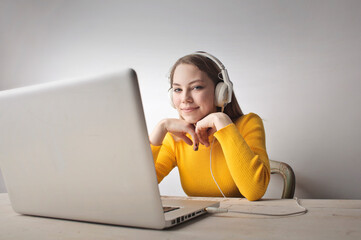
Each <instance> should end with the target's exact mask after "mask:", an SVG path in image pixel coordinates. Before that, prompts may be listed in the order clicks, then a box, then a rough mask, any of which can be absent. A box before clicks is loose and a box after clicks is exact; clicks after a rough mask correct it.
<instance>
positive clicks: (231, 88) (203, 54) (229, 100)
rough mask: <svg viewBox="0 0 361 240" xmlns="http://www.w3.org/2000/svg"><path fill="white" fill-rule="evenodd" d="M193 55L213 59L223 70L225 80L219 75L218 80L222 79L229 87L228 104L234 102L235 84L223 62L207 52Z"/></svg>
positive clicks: (198, 52)
mask: <svg viewBox="0 0 361 240" xmlns="http://www.w3.org/2000/svg"><path fill="white" fill-rule="evenodd" d="M193 54H195V55H200V56H203V57H207V58H209V59H211V60H212V61H213V62H214V63H215V64H217V66H218V67H219V68H220V69H221V73H222V76H223V79H222V78H220V77H219V75H218V78H219V79H221V80H222V81H223V82H224V83H225V84H226V85H227V88H228V94H227V103H230V102H231V101H232V92H233V83H232V82H231V80H230V79H229V76H228V72H227V69H226V68H225V66H224V65H223V63H222V62H221V61H219V59H218V58H216V57H215V56H213V55H211V54H209V53H207V52H203V51H197V52H195V53H193Z"/></svg>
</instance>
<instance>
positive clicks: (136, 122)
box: [0, 69, 219, 229]
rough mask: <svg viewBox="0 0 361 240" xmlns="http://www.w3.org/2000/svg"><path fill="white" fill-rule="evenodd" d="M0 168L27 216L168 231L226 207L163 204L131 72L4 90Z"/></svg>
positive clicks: (199, 203) (0, 116)
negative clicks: (184, 222)
mask: <svg viewBox="0 0 361 240" xmlns="http://www.w3.org/2000/svg"><path fill="white" fill-rule="evenodd" d="M0 168H1V170H2V173H3V175H4V181H5V185H6V188H7V189H8V192H9V197H10V201H11V204H12V206H13V208H14V210H15V211H16V212H18V213H21V214H27V215H36V216H45V217H54V218H63V219H72V220H80V221H88V222H98V223H106V224H116V225H125V226H135V227H144V228H154V229H163V228H166V227H170V226H173V225H176V224H178V223H181V222H183V221H187V220H190V219H192V218H194V217H196V216H199V215H201V214H204V213H205V210H204V208H205V207H208V206H215V207H217V206H219V203H218V202H214V201H176V202H171V201H169V200H166V199H164V201H163V204H162V200H161V197H160V194H159V189H158V183H157V180H156V173H155V168H154V161H153V157H152V152H151V149H150V145H149V140H148V132H147V128H146V123H145V118H144V113H143V107H142V102H141V97H140V92H139V87H138V81H137V76H136V73H135V71H134V70H132V69H127V70H125V71H123V72H120V73H113V74H107V75H103V76H98V77H93V78H86V79H80V80H64V81H57V82H50V83H45V84H40V85H34V86H29V87H23V88H17V89H12V90H6V91H2V92H0ZM163 205H166V210H167V212H164V209H163Z"/></svg>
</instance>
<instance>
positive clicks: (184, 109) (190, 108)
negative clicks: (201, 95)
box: [181, 107, 198, 113]
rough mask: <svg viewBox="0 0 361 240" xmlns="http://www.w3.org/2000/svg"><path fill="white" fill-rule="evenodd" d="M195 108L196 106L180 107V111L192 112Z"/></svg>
mask: <svg viewBox="0 0 361 240" xmlns="http://www.w3.org/2000/svg"><path fill="white" fill-rule="evenodd" d="M197 109H198V107H188V108H181V110H182V112H184V113H190V112H193V111H195V110H197Z"/></svg>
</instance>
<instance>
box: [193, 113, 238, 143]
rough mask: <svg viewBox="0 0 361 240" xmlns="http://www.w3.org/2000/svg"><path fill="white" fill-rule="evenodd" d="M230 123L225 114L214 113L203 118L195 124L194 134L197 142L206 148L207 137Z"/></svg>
mask: <svg viewBox="0 0 361 240" xmlns="http://www.w3.org/2000/svg"><path fill="white" fill-rule="evenodd" d="M231 123H232V120H231V119H230V118H229V117H228V115H227V114H225V113H221V112H216V113H211V114H209V115H207V116H205V117H204V118H203V119H201V120H199V121H198V122H197V123H196V128H195V132H196V134H197V137H198V139H199V142H200V143H201V144H203V145H205V146H206V147H208V146H209V141H208V137H209V135H212V134H213V133H215V132H216V131H218V130H219V129H221V128H224V127H225V126H227V125H229V124H231Z"/></svg>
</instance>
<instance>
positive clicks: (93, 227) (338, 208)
mask: <svg viewBox="0 0 361 240" xmlns="http://www.w3.org/2000/svg"><path fill="white" fill-rule="evenodd" d="M220 200H221V201H222V202H221V207H227V208H229V209H232V210H238V211H254V212H264V213H281V212H291V211H298V210H299V208H298V207H297V205H296V203H295V201H294V200H288V199H287V200H262V201H257V202H249V201H247V200H245V199H220ZM300 203H301V204H302V205H303V206H305V207H306V208H308V213H307V214H305V215H299V216H292V217H265V216H255V215H243V214H236V213H223V214H217V215H209V214H208V215H206V216H202V217H199V218H197V219H194V220H192V221H190V222H188V223H185V224H182V225H179V226H177V227H174V228H171V229H168V230H162V231H158V230H148V229H137V228H128V227H120V226H110V225H103V224H93V223H84V222H76V221H67V220H58V219H48V218H41V217H31V216H24V215H19V214H17V213H15V212H14V211H13V210H12V208H11V205H10V201H9V198H8V195H7V194H6V193H1V194H0V239H1V240H12V239H16V240H19V239H27V240H31V239H35V240H41V239H47V240H48V239H66V240H73V239H74V240H75V239H81V240H91V239H192V240H193V239H328V240H329V239H361V200H311V199H310V200H308V199H307V200H306V199H305V200H300Z"/></svg>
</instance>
